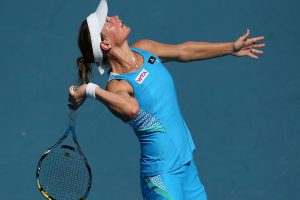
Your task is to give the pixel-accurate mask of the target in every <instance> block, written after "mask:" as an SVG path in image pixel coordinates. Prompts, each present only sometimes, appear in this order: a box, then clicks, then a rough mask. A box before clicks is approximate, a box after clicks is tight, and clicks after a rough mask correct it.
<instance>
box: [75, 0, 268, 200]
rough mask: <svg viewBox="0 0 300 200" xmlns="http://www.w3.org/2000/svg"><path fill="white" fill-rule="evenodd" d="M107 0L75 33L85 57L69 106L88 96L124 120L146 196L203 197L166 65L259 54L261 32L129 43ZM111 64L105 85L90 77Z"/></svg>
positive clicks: (80, 61) (180, 199) (80, 60)
mask: <svg viewBox="0 0 300 200" xmlns="http://www.w3.org/2000/svg"><path fill="white" fill-rule="evenodd" d="M107 10H108V8H107V2H106V0H102V1H101V2H100V4H99V6H98V8H97V10H96V11H95V12H94V13H92V14H91V15H89V16H88V17H87V19H86V20H84V21H83V23H82V24H81V27H80V31H79V35H78V45H79V48H80V51H81V53H82V57H80V58H78V59H77V64H78V67H79V74H80V79H81V82H82V83H83V84H82V85H81V86H80V87H78V88H77V91H76V92H74V90H73V87H75V86H71V87H70V90H69V99H70V105H71V106H72V107H73V108H74V109H77V108H78V107H79V106H80V105H82V103H83V102H84V101H85V99H86V97H90V98H95V99H97V100H99V101H100V102H102V103H103V104H104V105H105V106H107V108H108V109H109V110H110V111H111V112H112V113H113V114H114V115H115V116H117V117H118V118H120V119H121V120H122V121H123V122H125V123H127V124H129V125H130V126H131V127H132V128H133V130H134V132H135V134H136V135H137V137H138V139H139V142H140V146H141V159H140V174H141V176H140V177H141V189H142V195H143V198H144V199H145V200H161V199H168V200H171V199H172V200H205V199H207V197H206V193H205V190H204V187H203V185H202V183H201V181H200V179H199V176H198V172H197V169H196V167H195V164H194V160H193V150H194V149H195V146H194V143H193V140H192V137H191V134H190V132H189V129H188V128H187V126H186V124H185V121H184V119H183V117H182V114H181V111H180V108H179V106H178V102H177V97H176V92H175V87H174V83H173V79H172V77H171V75H170V74H169V72H168V71H167V69H166V68H165V67H164V65H163V63H164V62H169V61H178V62H190V61H198V60H203V59H209V58H215V57H220V56H225V55H234V56H249V57H250V58H253V59H258V55H261V54H263V51H261V50H258V48H262V47H264V46H265V44H263V43H258V42H259V41H261V40H263V39H264V37H263V36H260V37H254V38H248V37H249V34H250V32H249V30H247V31H246V33H245V34H244V35H242V36H241V37H240V38H238V39H237V40H236V41H235V42H228V43H207V42H185V43H182V44H177V45H171V44H163V43H159V42H156V41H151V40H146V39H143V40H140V41H137V42H136V43H134V44H133V45H131V46H130V45H129V44H128V42H127V38H128V35H129V34H130V31H131V29H130V27H128V26H127V25H125V24H123V23H122V21H121V19H120V18H119V17H118V16H111V17H109V16H107ZM93 63H95V64H96V65H97V66H98V67H99V69H100V72H103V68H102V66H103V65H106V67H107V68H108V69H109V80H108V82H107V87H106V88H105V89H104V88H100V87H99V86H97V85H96V84H94V83H91V82H90V80H89V77H90V76H89V75H90V72H91V67H92V64H93Z"/></svg>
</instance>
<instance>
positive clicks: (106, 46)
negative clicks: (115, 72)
mask: <svg viewBox="0 0 300 200" xmlns="http://www.w3.org/2000/svg"><path fill="white" fill-rule="evenodd" d="M100 48H101V49H102V50H103V51H109V50H110V49H111V44H110V42H109V41H108V40H103V41H101V43H100Z"/></svg>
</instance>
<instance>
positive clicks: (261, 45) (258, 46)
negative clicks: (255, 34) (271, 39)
mask: <svg viewBox="0 0 300 200" xmlns="http://www.w3.org/2000/svg"><path fill="white" fill-rule="evenodd" d="M265 46H266V44H265V43H262V44H253V46H252V47H253V48H264V47H265Z"/></svg>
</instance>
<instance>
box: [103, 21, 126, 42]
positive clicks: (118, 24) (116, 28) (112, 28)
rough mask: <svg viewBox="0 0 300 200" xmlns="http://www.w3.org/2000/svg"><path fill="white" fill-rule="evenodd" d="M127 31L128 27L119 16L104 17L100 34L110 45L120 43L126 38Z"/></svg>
mask: <svg viewBox="0 0 300 200" xmlns="http://www.w3.org/2000/svg"><path fill="white" fill-rule="evenodd" d="M129 33H130V28H129V27H128V26H126V25H125V24H123V23H122V21H121V19H120V18H119V16H112V17H106V22H105V25H104V27H103V29H102V34H103V35H104V38H105V39H107V40H109V41H110V42H111V43H112V45H122V44H123V42H124V41H126V40H127V38H128V35H129Z"/></svg>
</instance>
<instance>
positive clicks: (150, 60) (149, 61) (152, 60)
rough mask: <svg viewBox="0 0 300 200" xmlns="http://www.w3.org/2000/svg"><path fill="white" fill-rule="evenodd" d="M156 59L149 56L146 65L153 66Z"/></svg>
mask: <svg viewBox="0 0 300 200" xmlns="http://www.w3.org/2000/svg"><path fill="white" fill-rule="evenodd" d="M155 60H156V58H154V57H153V56H151V57H150V58H149V60H148V63H151V64H153V63H154V62H155Z"/></svg>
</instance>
